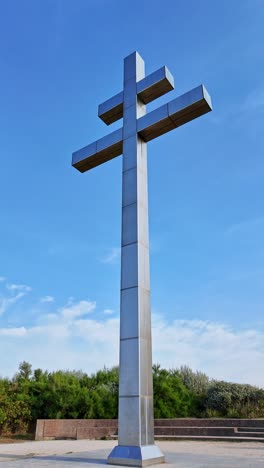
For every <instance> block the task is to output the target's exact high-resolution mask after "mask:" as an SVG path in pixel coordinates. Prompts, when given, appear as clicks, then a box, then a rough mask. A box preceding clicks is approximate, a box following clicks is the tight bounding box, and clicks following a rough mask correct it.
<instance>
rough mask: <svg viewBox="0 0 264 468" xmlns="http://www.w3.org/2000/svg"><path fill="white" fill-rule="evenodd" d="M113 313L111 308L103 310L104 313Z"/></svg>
mask: <svg viewBox="0 0 264 468" xmlns="http://www.w3.org/2000/svg"><path fill="white" fill-rule="evenodd" d="M114 313H115V311H114V310H113V309H105V310H104V314H105V315H113V314H114Z"/></svg>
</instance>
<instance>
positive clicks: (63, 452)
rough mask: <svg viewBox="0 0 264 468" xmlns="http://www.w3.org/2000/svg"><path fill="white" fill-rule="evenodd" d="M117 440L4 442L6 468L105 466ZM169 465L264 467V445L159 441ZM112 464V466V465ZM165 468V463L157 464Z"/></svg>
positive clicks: (0, 459)
mask: <svg viewBox="0 0 264 468" xmlns="http://www.w3.org/2000/svg"><path fill="white" fill-rule="evenodd" d="M114 445H115V442H114V441H108V440H106V441H99V440H96V441H94V440H70V441H69V440H59V441H53V440H52V441H47V442H24V443H19V444H2V445H0V467H1V464H2V465H3V468H7V467H8V468H11V467H12V468H27V467H29V468H31V467H36V468H42V467H53V466H54V467H55V468H58V467H60V468H62V467H63V468H65V467H66V468H67V467H69V468H72V467H80V468H84V466H85V465H87V468H88V467H89V468H92V467H101V466H102V465H105V464H106V458H107V455H108V454H109V452H110V451H111V449H112V447H113V446H114ZM158 445H159V446H160V448H161V450H162V451H163V453H164V454H165V457H166V465H165V466H166V468H172V467H177V468H212V467H214V468H215V467H217V468H223V467H228V468H255V467H256V468H257V467H258V468H260V467H262V468H263V467H264V444H263V443H257V442H256V443H255V442H251V443H250V442H234V443H231V442H197V441H194V442H192V441H177V442H176V441H175V442H169V441H168V442H165V441H164V442H163V441H160V442H158ZM108 466H109V467H110V466H112V465H108ZM155 466H156V467H157V468H158V467H160V468H165V466H164V465H155Z"/></svg>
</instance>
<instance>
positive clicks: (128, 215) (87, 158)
mask: <svg viewBox="0 0 264 468" xmlns="http://www.w3.org/2000/svg"><path fill="white" fill-rule="evenodd" d="M173 88H174V82H173V77H172V75H171V74H170V72H169V71H168V69H167V68H166V67H162V68H160V69H159V70H157V71H156V72H154V73H152V74H151V75H148V76H147V77H145V64H144V61H143V59H142V58H141V57H140V55H139V54H138V53H137V52H134V53H132V54H131V55H129V56H128V57H126V58H125V59H124V89H123V91H121V92H120V93H119V94H117V95H115V96H114V97H112V98H111V99H109V100H108V101H105V102H104V103H103V104H101V105H99V110H98V115H99V117H100V118H101V119H102V120H103V121H104V122H105V123H106V124H107V125H109V124H111V123H113V122H115V121H117V120H119V119H121V118H122V117H123V127H122V128H119V129H118V130H116V131H114V132H112V133H110V134H108V135H107V136H105V137H103V138H101V139H100V140H97V141H96V142H94V143H92V144H90V145H88V146H85V147H84V148H82V149H80V150H79V151H76V152H75V153H73V158H72V165H73V166H74V167H75V168H76V169H78V170H79V171H80V172H85V171H88V170H89V169H92V168H93V167H96V166H98V165H100V164H102V163H104V162H106V161H109V160H110V159H113V158H115V157H116V156H119V155H121V154H123V173H122V241H121V299H120V302H121V307H120V309H121V310H120V369H119V418H118V445H117V446H116V447H115V448H114V449H113V450H112V452H111V454H110V455H109V457H108V463H111V464H117V465H133V466H147V465H151V464H154V463H161V462H163V461H164V456H163V454H162V452H161V451H160V449H159V448H158V447H157V446H156V445H155V443H154V427H153V426H154V424H153V383H152V350H151V315H150V276H149V235H148V190H147V144H146V143H147V142H148V141H150V140H152V139H153V138H156V137H158V136H160V135H162V134H163V133H166V132H169V131H170V130H173V129H174V128H177V127H179V126H180V125H183V124H185V123H187V122H189V121H191V120H193V119H195V118H196V117H199V116H201V115H203V114H205V113H207V112H209V111H211V110H212V106H211V99H210V96H209V94H208V93H207V91H206V89H205V87H204V86H203V85H201V86H198V87H197V88H195V89H192V90H191V91H189V92H187V93H186V94H183V95H182V96H180V97H177V98H176V99H174V100H172V101H170V102H169V103H168V104H164V105H162V106H161V107H159V108H158V109H156V110H154V111H152V112H149V113H148V114H147V113H146V104H148V103H149V102H151V101H153V100H154V99H156V98H158V97H160V96H162V95H163V94H165V93H167V92H168V91H171V90H172V89H173Z"/></svg>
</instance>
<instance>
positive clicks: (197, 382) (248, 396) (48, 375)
mask: <svg viewBox="0 0 264 468" xmlns="http://www.w3.org/2000/svg"><path fill="white" fill-rule="evenodd" d="M118 379H119V376H118V368H117V367H113V368H112V369H106V368H104V369H102V370H100V371H98V372H96V373H95V374H92V375H90V376H88V375H87V374H86V373H84V372H82V371H79V370H75V371H56V372H48V371H43V370H41V369H35V370H32V366H31V364H29V363H28V362H25V361H23V362H22V363H21V364H20V365H19V369H18V372H17V374H16V375H15V376H14V378H13V379H1V378H0V434H1V433H2V434H8V433H26V432H29V431H30V430H31V431H34V425H35V422H36V420H37V419H46V418H54V419H60V418H65V419H67V418H80V419H82V418H109V419H112V418H117V413H118ZM153 390H154V415H155V417H156V418H177V417H232V418H257V417H264V390H262V389H260V388H257V387H253V386H251V385H241V384H234V383H228V382H222V381H216V380H212V381H210V380H209V378H208V377H207V376H206V375H205V374H203V373H202V372H193V371H192V370H191V369H190V368H189V367H187V366H182V367H180V368H179V369H176V370H166V369H162V368H161V366H160V365H154V366H153Z"/></svg>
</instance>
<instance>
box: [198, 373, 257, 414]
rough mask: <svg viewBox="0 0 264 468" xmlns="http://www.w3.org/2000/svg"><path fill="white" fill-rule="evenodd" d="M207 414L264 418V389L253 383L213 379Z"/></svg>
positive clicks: (208, 393) (208, 395) (207, 402)
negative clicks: (254, 385)
mask: <svg viewBox="0 0 264 468" xmlns="http://www.w3.org/2000/svg"><path fill="white" fill-rule="evenodd" d="M206 415H207V416H208V417H211V416H218V417H228V418H263V417H264V390H261V389H260V388H257V387H253V386H251V385H243V384H236V383H229V382H223V381H217V380H213V381H212V382H211V383H210V385H209V388H208V392H207V400H206Z"/></svg>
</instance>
